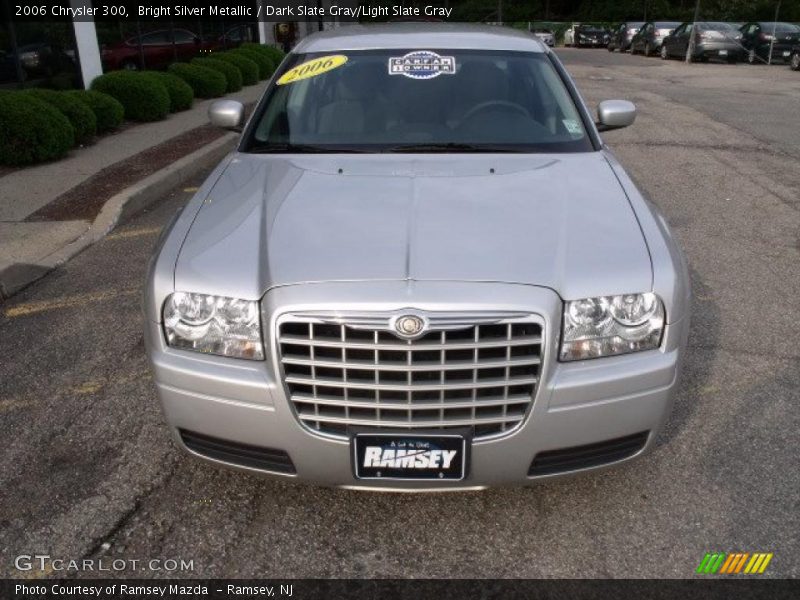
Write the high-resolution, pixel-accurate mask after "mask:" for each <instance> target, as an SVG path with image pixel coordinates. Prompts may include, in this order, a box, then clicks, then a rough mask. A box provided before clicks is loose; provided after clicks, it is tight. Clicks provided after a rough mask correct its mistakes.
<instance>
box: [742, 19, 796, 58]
mask: <svg viewBox="0 0 800 600" xmlns="http://www.w3.org/2000/svg"><path fill="white" fill-rule="evenodd" d="M740 31H741V32H742V46H743V47H744V51H745V57H746V59H747V62H749V63H750V64H751V65H752V64H757V63H766V62H770V51H771V52H772V62H774V61H776V60H779V61H783V62H789V60H790V59H791V56H792V48H793V47H794V46H795V45H796V44H797V43H798V42H800V27H798V26H797V25H792V24H791V23H775V22H766V21H760V22H751V23H745V24H744V25H742V28H741V29H740Z"/></svg>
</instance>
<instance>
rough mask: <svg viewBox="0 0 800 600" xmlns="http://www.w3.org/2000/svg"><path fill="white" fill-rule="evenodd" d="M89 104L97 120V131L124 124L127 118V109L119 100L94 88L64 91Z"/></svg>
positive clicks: (101, 131) (108, 129) (100, 131)
mask: <svg viewBox="0 0 800 600" xmlns="http://www.w3.org/2000/svg"><path fill="white" fill-rule="evenodd" d="M64 93H65V94H68V95H70V96H72V97H73V98H75V99H76V100H78V101H79V102H83V103H84V104H85V105H86V106H88V107H89V108H90V109H91V111H92V112H93V113H94V118H95V119H96V120H97V133H103V132H105V131H111V130H112V129H116V128H117V127H119V126H120V125H121V124H122V119H124V118H125V109H124V108H123V107H122V104H120V103H119V100H117V99H115V98H113V97H111V96H109V95H108V94H104V93H103V92H96V91H93V90H71V91H69V92H64Z"/></svg>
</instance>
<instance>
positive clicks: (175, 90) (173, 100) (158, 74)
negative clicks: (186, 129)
mask: <svg viewBox="0 0 800 600" xmlns="http://www.w3.org/2000/svg"><path fill="white" fill-rule="evenodd" d="M142 75H144V76H145V77H152V78H154V79H155V80H156V81H158V82H160V83H161V84H162V85H163V86H164V87H165V88H167V93H168V94H169V112H178V111H181V110H187V109H190V108H192V102H194V92H193V91H192V88H191V86H190V85H189V84H188V83H186V82H185V81H184V80H183V79H181V78H180V77H178V76H177V75H173V74H172V73H165V72H164V71H143V72H142Z"/></svg>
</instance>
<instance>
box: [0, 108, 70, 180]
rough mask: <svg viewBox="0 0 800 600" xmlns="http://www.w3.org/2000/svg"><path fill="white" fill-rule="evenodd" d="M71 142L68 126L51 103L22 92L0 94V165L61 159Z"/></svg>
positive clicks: (67, 120) (65, 119)
mask: <svg viewBox="0 0 800 600" xmlns="http://www.w3.org/2000/svg"><path fill="white" fill-rule="evenodd" d="M74 143H75V130H74V129H73V127H72V124H70V122H69V119H67V117H65V116H64V115H63V113H62V112H61V111H60V110H58V109H57V108H55V107H54V106H52V105H51V104H49V103H47V102H45V101H44V100H39V98H37V97H36V96H33V95H31V94H27V93H24V92H8V93H3V94H0V164H4V165H28V164H31V163H37V162H42V161H45V160H53V159H55V158H61V157H62V156H64V155H65V154H66V153H67V152H68V151H69V149H70V148H71V147H72V146H73V145H74Z"/></svg>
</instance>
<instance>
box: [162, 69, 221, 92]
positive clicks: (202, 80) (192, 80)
mask: <svg viewBox="0 0 800 600" xmlns="http://www.w3.org/2000/svg"><path fill="white" fill-rule="evenodd" d="M169 72H170V73H173V74H175V75H177V76H178V77H180V78H181V79H183V80H184V81H185V82H186V83H188V84H189V85H190V86H191V88H192V90H194V95H195V96H197V97H198V98H217V97H219V96H222V95H223V94H224V93H225V88H226V87H228V81H227V80H226V79H225V76H224V75H223V74H222V73H220V72H219V71H214V70H213V69H209V68H207V67H200V66H198V65H187V64H185V63H174V64H171V65H170V66H169Z"/></svg>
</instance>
